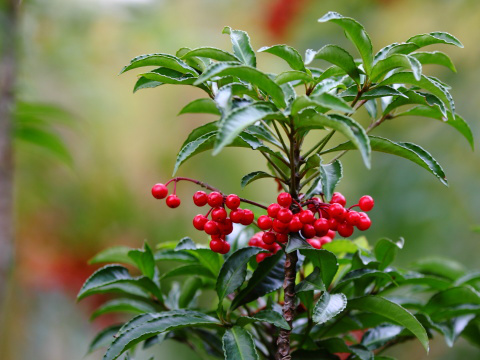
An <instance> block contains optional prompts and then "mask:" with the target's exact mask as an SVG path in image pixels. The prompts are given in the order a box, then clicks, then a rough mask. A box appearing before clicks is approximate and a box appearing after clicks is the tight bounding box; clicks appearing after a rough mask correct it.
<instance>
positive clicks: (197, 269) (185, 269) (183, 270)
mask: <svg viewBox="0 0 480 360" xmlns="http://www.w3.org/2000/svg"><path fill="white" fill-rule="evenodd" d="M185 275H186V276H192V275H196V276H206V277H209V278H212V279H216V276H215V275H214V274H212V272H211V271H210V270H209V269H208V268H206V267H205V266H203V265H200V264H191V265H184V266H179V267H177V268H175V269H172V270H170V271H168V272H166V273H164V274H163V275H162V277H161V278H162V279H167V278H171V277H174V276H185Z"/></svg>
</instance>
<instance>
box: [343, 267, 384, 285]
mask: <svg viewBox="0 0 480 360" xmlns="http://www.w3.org/2000/svg"><path fill="white" fill-rule="evenodd" d="M370 277H373V278H382V279H386V280H388V281H389V282H392V277H391V276H390V275H389V274H388V273H386V272H383V271H379V270H374V269H357V270H352V271H350V272H348V273H347V274H346V275H345V276H344V277H343V278H342V279H341V280H340V281H339V282H338V284H339V285H344V284H345V283H348V282H350V281H354V280H359V279H365V278H370Z"/></svg>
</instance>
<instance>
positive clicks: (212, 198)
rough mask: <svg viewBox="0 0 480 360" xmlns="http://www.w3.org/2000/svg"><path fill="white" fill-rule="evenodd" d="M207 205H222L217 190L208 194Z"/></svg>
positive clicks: (221, 199) (220, 196) (220, 195)
mask: <svg viewBox="0 0 480 360" xmlns="http://www.w3.org/2000/svg"><path fill="white" fill-rule="evenodd" d="M207 201H208V205H210V206H211V207H213V208H215V207H219V206H222V205H223V196H222V194H220V193H219V192H217V191H214V192H211V193H210V194H208V200H207Z"/></svg>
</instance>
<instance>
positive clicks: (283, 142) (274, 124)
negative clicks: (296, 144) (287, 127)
mask: <svg viewBox="0 0 480 360" xmlns="http://www.w3.org/2000/svg"><path fill="white" fill-rule="evenodd" d="M272 123H273V127H274V129H275V132H276V133H277V136H278V139H279V140H280V142H281V143H282V146H283V150H284V151H285V154H288V152H289V151H288V147H287V145H286V144H285V141H283V138H282V134H280V131H279V130H278V126H277V124H276V123H275V121H272Z"/></svg>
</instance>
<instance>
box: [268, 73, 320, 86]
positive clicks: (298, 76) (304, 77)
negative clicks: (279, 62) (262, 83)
mask: <svg viewBox="0 0 480 360" xmlns="http://www.w3.org/2000/svg"><path fill="white" fill-rule="evenodd" d="M293 81H300V82H301V83H305V84H307V83H309V82H312V81H313V78H312V77H311V76H310V75H309V74H307V73H304V72H303V71H296V70H290V71H285V72H282V73H280V74H278V75H277V76H276V77H275V82H276V83H277V84H278V85H283V84H286V83H289V82H293Z"/></svg>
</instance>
